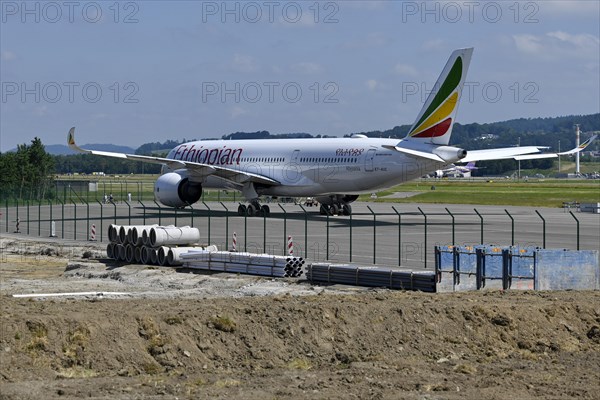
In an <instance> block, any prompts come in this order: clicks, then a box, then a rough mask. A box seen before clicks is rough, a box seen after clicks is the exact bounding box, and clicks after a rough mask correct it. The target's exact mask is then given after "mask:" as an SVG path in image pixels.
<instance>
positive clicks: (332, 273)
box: [306, 263, 436, 292]
mask: <svg viewBox="0 0 600 400" xmlns="http://www.w3.org/2000/svg"><path fill="white" fill-rule="evenodd" d="M306 276H307V278H308V280H310V281H311V282H322V283H339V284H345V285H355V286H369V287H387V288H390V289H402V290H420V291H423V292H435V287H436V284H435V272H433V271H431V272H430V271H405V270H399V269H391V268H386V267H375V266H369V267H366V266H358V265H350V264H331V263H312V264H310V265H309V266H308V268H307V271H306Z"/></svg>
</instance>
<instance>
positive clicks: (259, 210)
mask: <svg viewBox="0 0 600 400" xmlns="http://www.w3.org/2000/svg"><path fill="white" fill-rule="evenodd" d="M238 215H239V216H240V217H242V216H244V215H246V216H248V217H255V216H256V217H268V216H269V215H271V209H270V208H269V206H267V205H264V204H263V205H261V204H260V203H259V202H258V201H257V200H253V201H251V202H250V204H248V205H247V206H246V205H244V204H240V205H239V206H238Z"/></svg>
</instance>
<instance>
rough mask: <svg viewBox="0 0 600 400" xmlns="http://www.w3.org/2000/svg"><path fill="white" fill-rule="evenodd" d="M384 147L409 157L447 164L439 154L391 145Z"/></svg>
mask: <svg viewBox="0 0 600 400" xmlns="http://www.w3.org/2000/svg"><path fill="white" fill-rule="evenodd" d="M382 147H385V148H386V149H389V150H395V151H399V152H400V153H404V154H408V155H411V156H415V157H419V158H426V159H428V160H433V161H437V162H441V163H445V162H446V161H444V159H443V158H442V157H440V156H438V155H437V154H433V153H427V152H425V151H418V150H413V149H407V148H404V147H398V146H390V145H383V146H382Z"/></svg>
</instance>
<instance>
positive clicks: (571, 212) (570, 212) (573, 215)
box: [569, 210, 579, 250]
mask: <svg viewBox="0 0 600 400" xmlns="http://www.w3.org/2000/svg"><path fill="white" fill-rule="evenodd" d="M569 214H571V216H572V217H573V218H575V221H576V222H577V250H579V220H578V219H577V217H576V216H575V214H573V211H570V210H569Z"/></svg>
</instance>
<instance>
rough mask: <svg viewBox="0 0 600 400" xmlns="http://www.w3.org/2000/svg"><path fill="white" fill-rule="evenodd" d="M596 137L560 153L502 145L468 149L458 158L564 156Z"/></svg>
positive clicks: (500, 158) (583, 146) (484, 159)
mask: <svg viewBox="0 0 600 400" xmlns="http://www.w3.org/2000/svg"><path fill="white" fill-rule="evenodd" d="M595 139H596V135H594V136H592V137H591V138H589V139H588V140H586V141H585V142H583V143H581V144H580V145H579V146H578V147H576V148H574V149H571V150H569V151H564V152H562V153H542V152H541V151H542V150H544V149H547V147H539V146H523V147H504V148H498V149H486V150H469V151H468V152H467V156H466V157H465V158H463V159H462V160H460V161H461V162H470V161H486V160H505V159H511V158H512V159H515V160H538V159H543V158H556V157H558V156H566V155H570V154H575V153H579V152H580V151H582V150H583V149H585V148H586V147H588V146H589V144H590V143H592V142H593V141H594V140H595Z"/></svg>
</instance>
